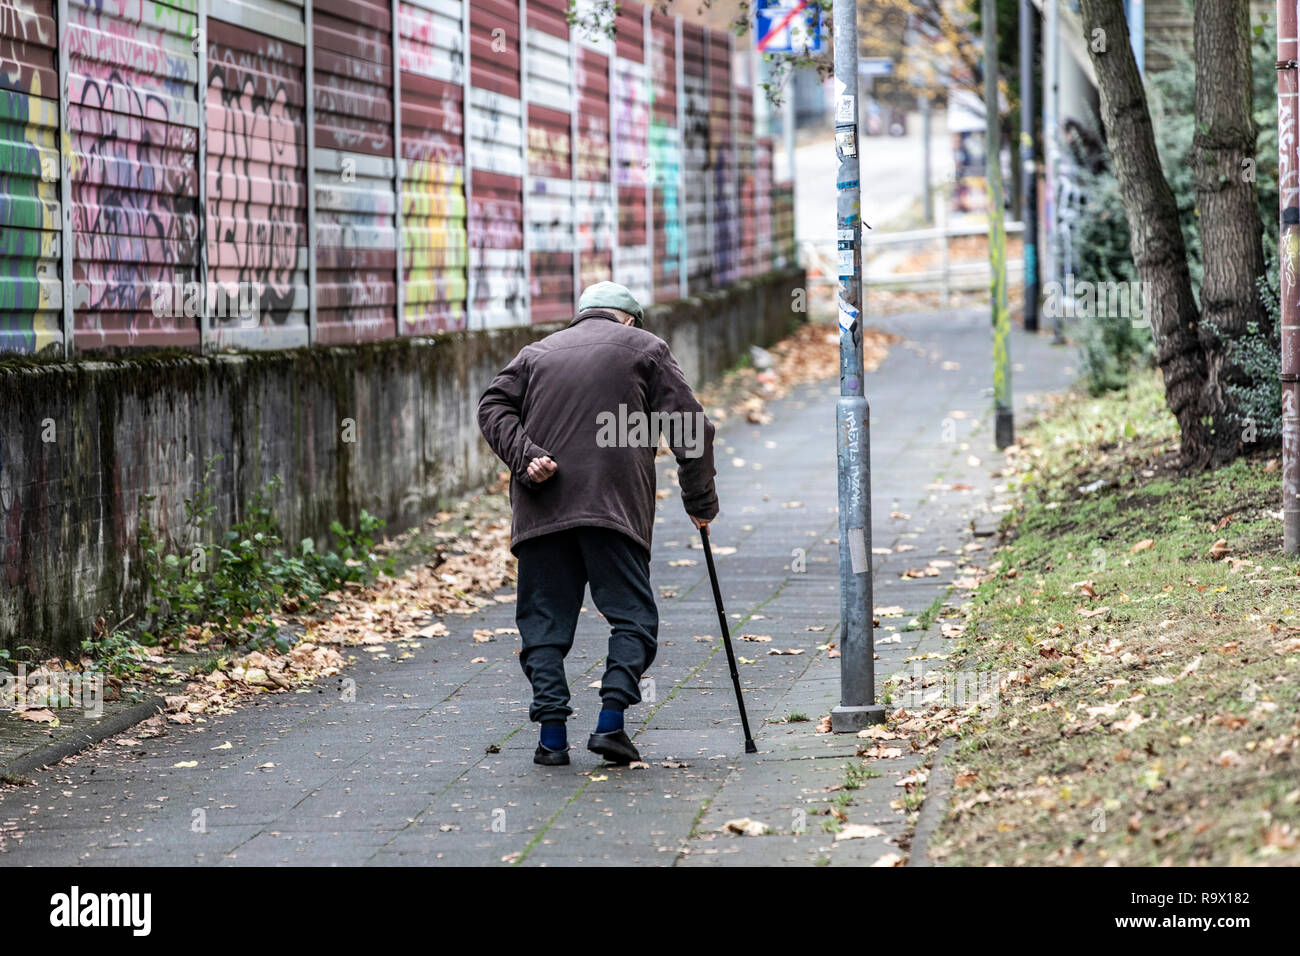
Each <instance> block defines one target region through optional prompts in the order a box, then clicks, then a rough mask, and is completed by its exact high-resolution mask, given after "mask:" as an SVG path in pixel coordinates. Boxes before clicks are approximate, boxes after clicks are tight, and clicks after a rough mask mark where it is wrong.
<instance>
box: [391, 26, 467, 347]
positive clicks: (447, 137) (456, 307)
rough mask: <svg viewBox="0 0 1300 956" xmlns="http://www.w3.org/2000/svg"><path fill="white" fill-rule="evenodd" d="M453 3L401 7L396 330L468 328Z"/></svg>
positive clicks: (458, 41)
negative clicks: (401, 161) (399, 312)
mask: <svg viewBox="0 0 1300 956" xmlns="http://www.w3.org/2000/svg"><path fill="white" fill-rule="evenodd" d="M462 16H463V9H462V7H461V4H460V3H458V2H449V3H445V4H440V5H439V7H438V9H437V10H432V9H427V8H426V7H424V6H417V5H414V4H407V3H402V4H401V6H400V15H399V17H398V30H399V33H400V44H401V47H400V51H399V55H400V69H401V82H402V156H403V158H404V160H405V162H404V164H403V177H402V282H403V291H402V305H403V309H402V328H403V331H404V332H405V333H407V334H424V333H429V332H436V331H439V330H445V329H463V328H465V327H466V325H467V323H468V311H467V309H466V300H467V298H468V292H469V280H468V269H469V235H468V232H467V228H466V223H467V218H468V217H467V209H466V205H465V147H464V136H465V103H464V99H465V97H464V87H463V83H464V78H465V41H464V36H463V32H462V30H461V20H462Z"/></svg>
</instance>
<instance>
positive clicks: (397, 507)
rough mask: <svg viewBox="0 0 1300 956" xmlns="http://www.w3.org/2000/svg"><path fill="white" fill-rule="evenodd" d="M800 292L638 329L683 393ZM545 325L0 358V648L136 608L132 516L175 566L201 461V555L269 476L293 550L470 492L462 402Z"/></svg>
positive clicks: (769, 330)
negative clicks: (246, 347)
mask: <svg viewBox="0 0 1300 956" xmlns="http://www.w3.org/2000/svg"><path fill="white" fill-rule="evenodd" d="M803 285H804V275H803V272H802V271H801V270H799V269H797V268H793V269H784V270H777V271H771V272H767V273H764V274H763V275H761V276H757V277H754V278H751V279H742V280H740V281H738V282H734V283H732V284H731V285H729V286H728V287H726V288H725V289H723V290H721V291H716V292H707V293H703V294H701V295H698V296H690V297H688V298H686V299H678V300H675V301H673V302H668V303H660V304H657V305H652V306H650V307H649V308H648V309H647V311H646V327H647V328H648V329H650V330H651V331H652V332H654V333H655V334H657V335H659V336H660V337H661V338H663V339H664V340H665V341H666V342H667V343H668V344H669V345H670V346H671V347H672V349H673V353H674V354H675V355H676V356H677V359H678V361H679V362H680V364H681V366H682V370H683V372H684V373H685V374H686V375H687V376H688V378H689V379H690V381H691V382H692V383H696V384H698V383H702V382H706V381H708V380H710V379H713V378H716V377H717V376H718V375H719V374H720V373H721V372H723V371H724V370H725V369H727V368H729V367H731V366H732V365H733V364H734V363H735V362H736V361H737V360H738V359H739V358H740V357H741V356H744V355H747V354H748V348H749V346H750V345H751V344H759V345H764V344H769V343H771V342H773V341H775V340H777V339H779V338H780V337H781V336H782V335H783V334H785V333H786V332H787V331H788V330H789V328H790V326H791V324H792V322H793V321H794V320H797V319H799V318H801V317H802V316H801V315H799V314H798V313H796V312H794V311H793V310H792V305H793V304H794V303H795V299H794V298H793V294H794V293H795V292H796V290H799V289H801V288H803ZM557 327H558V326H557V325H556V324H534V325H529V326H515V327H511V328H502V329H488V330H481V331H457V332H438V333H434V334H432V335H429V336H409V337H401V338H393V339H387V340H384V341H380V342H373V343H369V344H366V345H363V346H347V347H342V346H324V345H322V346H318V347H316V348H301V349H282V350H281V349H277V350H260V351H255V352H240V353H217V354H213V355H186V354H184V353H175V352H172V353H163V354H154V355H139V356H133V355H126V356H117V357H112V358H108V359H103V360H96V359H80V360H78V361H75V362H21V361H9V362H0V647H4V648H8V649H10V650H13V649H15V648H17V647H19V646H21V645H31V646H33V647H37V648H40V649H42V650H43V651H48V652H57V653H61V654H64V655H72V654H75V652H76V650H77V648H78V647H79V646H80V641H81V640H82V639H84V638H86V637H87V636H88V635H89V634H90V633H91V626H92V624H93V622H94V621H95V620H96V619H97V618H98V617H100V616H103V617H104V618H106V619H108V618H110V617H111V618H112V620H110V621H109V622H108V623H109V624H110V625H111V624H114V623H116V622H117V621H119V620H122V619H123V618H125V617H126V616H127V615H128V614H130V613H132V612H133V611H135V610H136V609H137V608H138V607H139V606H140V594H139V564H140V559H141V551H140V544H139V532H140V523H141V519H147V520H148V522H149V524H150V526H151V527H152V528H153V529H155V533H156V534H157V535H158V536H159V537H160V538H162V539H163V540H164V541H166V542H167V548H168V552H169V553H172V554H177V555H178V556H180V555H188V554H189V552H190V550H191V549H192V547H193V546H194V544H195V542H194V541H192V540H189V541H187V540H179V539H180V538H181V537H182V535H181V529H183V528H184V526H185V520H184V519H185V502H186V499H192V498H194V497H195V496H196V495H197V493H198V492H199V491H200V490H201V489H202V488H203V486H204V482H203V476H204V471H205V465H206V463H207V462H208V461H209V460H210V459H211V458H213V457H214V456H217V455H220V456H221V460H220V461H219V462H218V464H217V466H216V467H215V468H214V469H213V474H212V478H211V481H210V483H209V488H210V491H211V494H212V500H213V502H214V504H215V505H216V508H217V511H216V514H215V515H214V518H213V522H212V525H211V527H210V528H209V529H208V533H209V534H210V535H211V538H210V540H211V541H215V540H220V536H221V535H222V534H224V532H225V530H226V529H228V528H229V527H230V526H231V524H233V523H234V522H236V521H239V520H242V519H243V518H244V517H246V509H247V506H248V505H249V503H250V501H251V500H252V498H253V496H254V495H255V494H256V493H257V492H258V491H260V490H261V489H262V488H264V487H265V486H266V485H267V483H268V482H270V481H271V479H273V478H275V477H277V476H278V477H279V478H280V479H281V481H282V486H281V488H280V490H279V491H278V492H277V493H276V495H275V497H274V499H273V500H271V501H270V502H269V505H270V507H271V508H272V511H273V513H274V514H275V515H276V517H277V519H278V521H279V523H280V527H281V531H282V536H283V538H284V540H285V541H287V542H290V543H291V544H294V545H296V543H297V542H299V541H301V540H302V539H303V538H304V537H312V538H315V539H316V540H318V541H324V540H328V539H329V533H328V529H329V525H330V522H331V521H333V520H335V519H337V520H339V521H341V522H342V523H343V524H344V525H345V526H347V527H349V528H355V527H356V526H357V523H358V520H359V516H360V512H361V509H363V508H364V509H365V510H367V511H369V512H370V513H371V514H374V515H377V516H378V517H380V518H382V519H384V520H385V521H386V522H388V530H389V531H397V530H401V529H403V528H406V527H409V526H411V525H413V524H417V523H419V522H420V521H422V520H423V519H424V518H425V517H427V516H428V515H429V514H431V513H433V512H434V511H436V510H437V509H438V507H439V506H440V505H445V504H446V503H447V500H448V498H449V497H450V496H453V495H455V494H458V493H460V492H463V491H466V490H469V489H473V488H480V487H483V486H485V485H486V484H488V483H490V482H491V481H493V480H494V479H495V477H496V475H497V472H498V470H499V469H500V468H501V465H500V462H498V461H497V460H496V458H495V456H493V455H492V453H491V451H490V450H489V449H488V448H487V445H486V444H485V443H484V442H483V440H482V439H481V438H480V436H479V431H478V424H477V419H476V405H477V398H478V396H479V395H481V394H482V392H483V389H484V388H486V387H487V384H488V382H489V381H491V379H492V376H494V375H495V374H496V373H497V372H498V371H499V370H500V369H501V368H502V367H504V366H505V365H506V364H507V363H508V362H509V361H510V360H511V359H512V358H513V357H514V355H515V353H516V352H518V350H519V349H520V348H522V347H523V346H524V345H526V344H528V343H529V342H532V341H535V340H536V339H538V338H540V337H541V336H543V335H546V334H549V333H550V332H551V331H553V330H554V329H555V328H557ZM674 507H679V506H676V505H674ZM666 514H667V515H668V517H669V520H680V521H682V522H685V521H686V517H685V515H684V514H681V513H677V514H673V513H672V511H671V509H670V511H669V512H666ZM114 615H117V616H116V617H114Z"/></svg>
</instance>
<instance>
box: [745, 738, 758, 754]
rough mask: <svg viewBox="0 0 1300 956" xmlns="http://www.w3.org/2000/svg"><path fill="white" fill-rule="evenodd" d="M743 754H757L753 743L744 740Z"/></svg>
mask: <svg viewBox="0 0 1300 956" xmlns="http://www.w3.org/2000/svg"><path fill="white" fill-rule="evenodd" d="M745 753H747V754H756V753H758V748H757V747H756V746H754V741H752V740H746V741H745Z"/></svg>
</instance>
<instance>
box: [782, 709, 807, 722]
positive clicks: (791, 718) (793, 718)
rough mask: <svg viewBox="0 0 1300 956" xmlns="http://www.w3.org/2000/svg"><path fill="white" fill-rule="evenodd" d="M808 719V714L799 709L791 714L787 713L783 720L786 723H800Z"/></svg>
mask: <svg viewBox="0 0 1300 956" xmlns="http://www.w3.org/2000/svg"><path fill="white" fill-rule="evenodd" d="M807 721H808V715H807V714H805V713H802V712H801V711H795V712H794V713H793V714H787V715H786V718H785V722H786V723H787V724H802V723H806V722H807Z"/></svg>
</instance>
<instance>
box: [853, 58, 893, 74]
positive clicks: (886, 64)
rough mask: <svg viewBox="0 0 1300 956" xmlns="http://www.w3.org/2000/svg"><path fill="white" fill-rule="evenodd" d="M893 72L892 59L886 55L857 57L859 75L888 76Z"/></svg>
mask: <svg viewBox="0 0 1300 956" xmlns="http://www.w3.org/2000/svg"><path fill="white" fill-rule="evenodd" d="M893 72H894V61H893V60H891V59H890V58H889V57H887V56H864V57H861V58H859V59H858V75H859V76H889V75H890V74H891V73H893Z"/></svg>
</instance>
